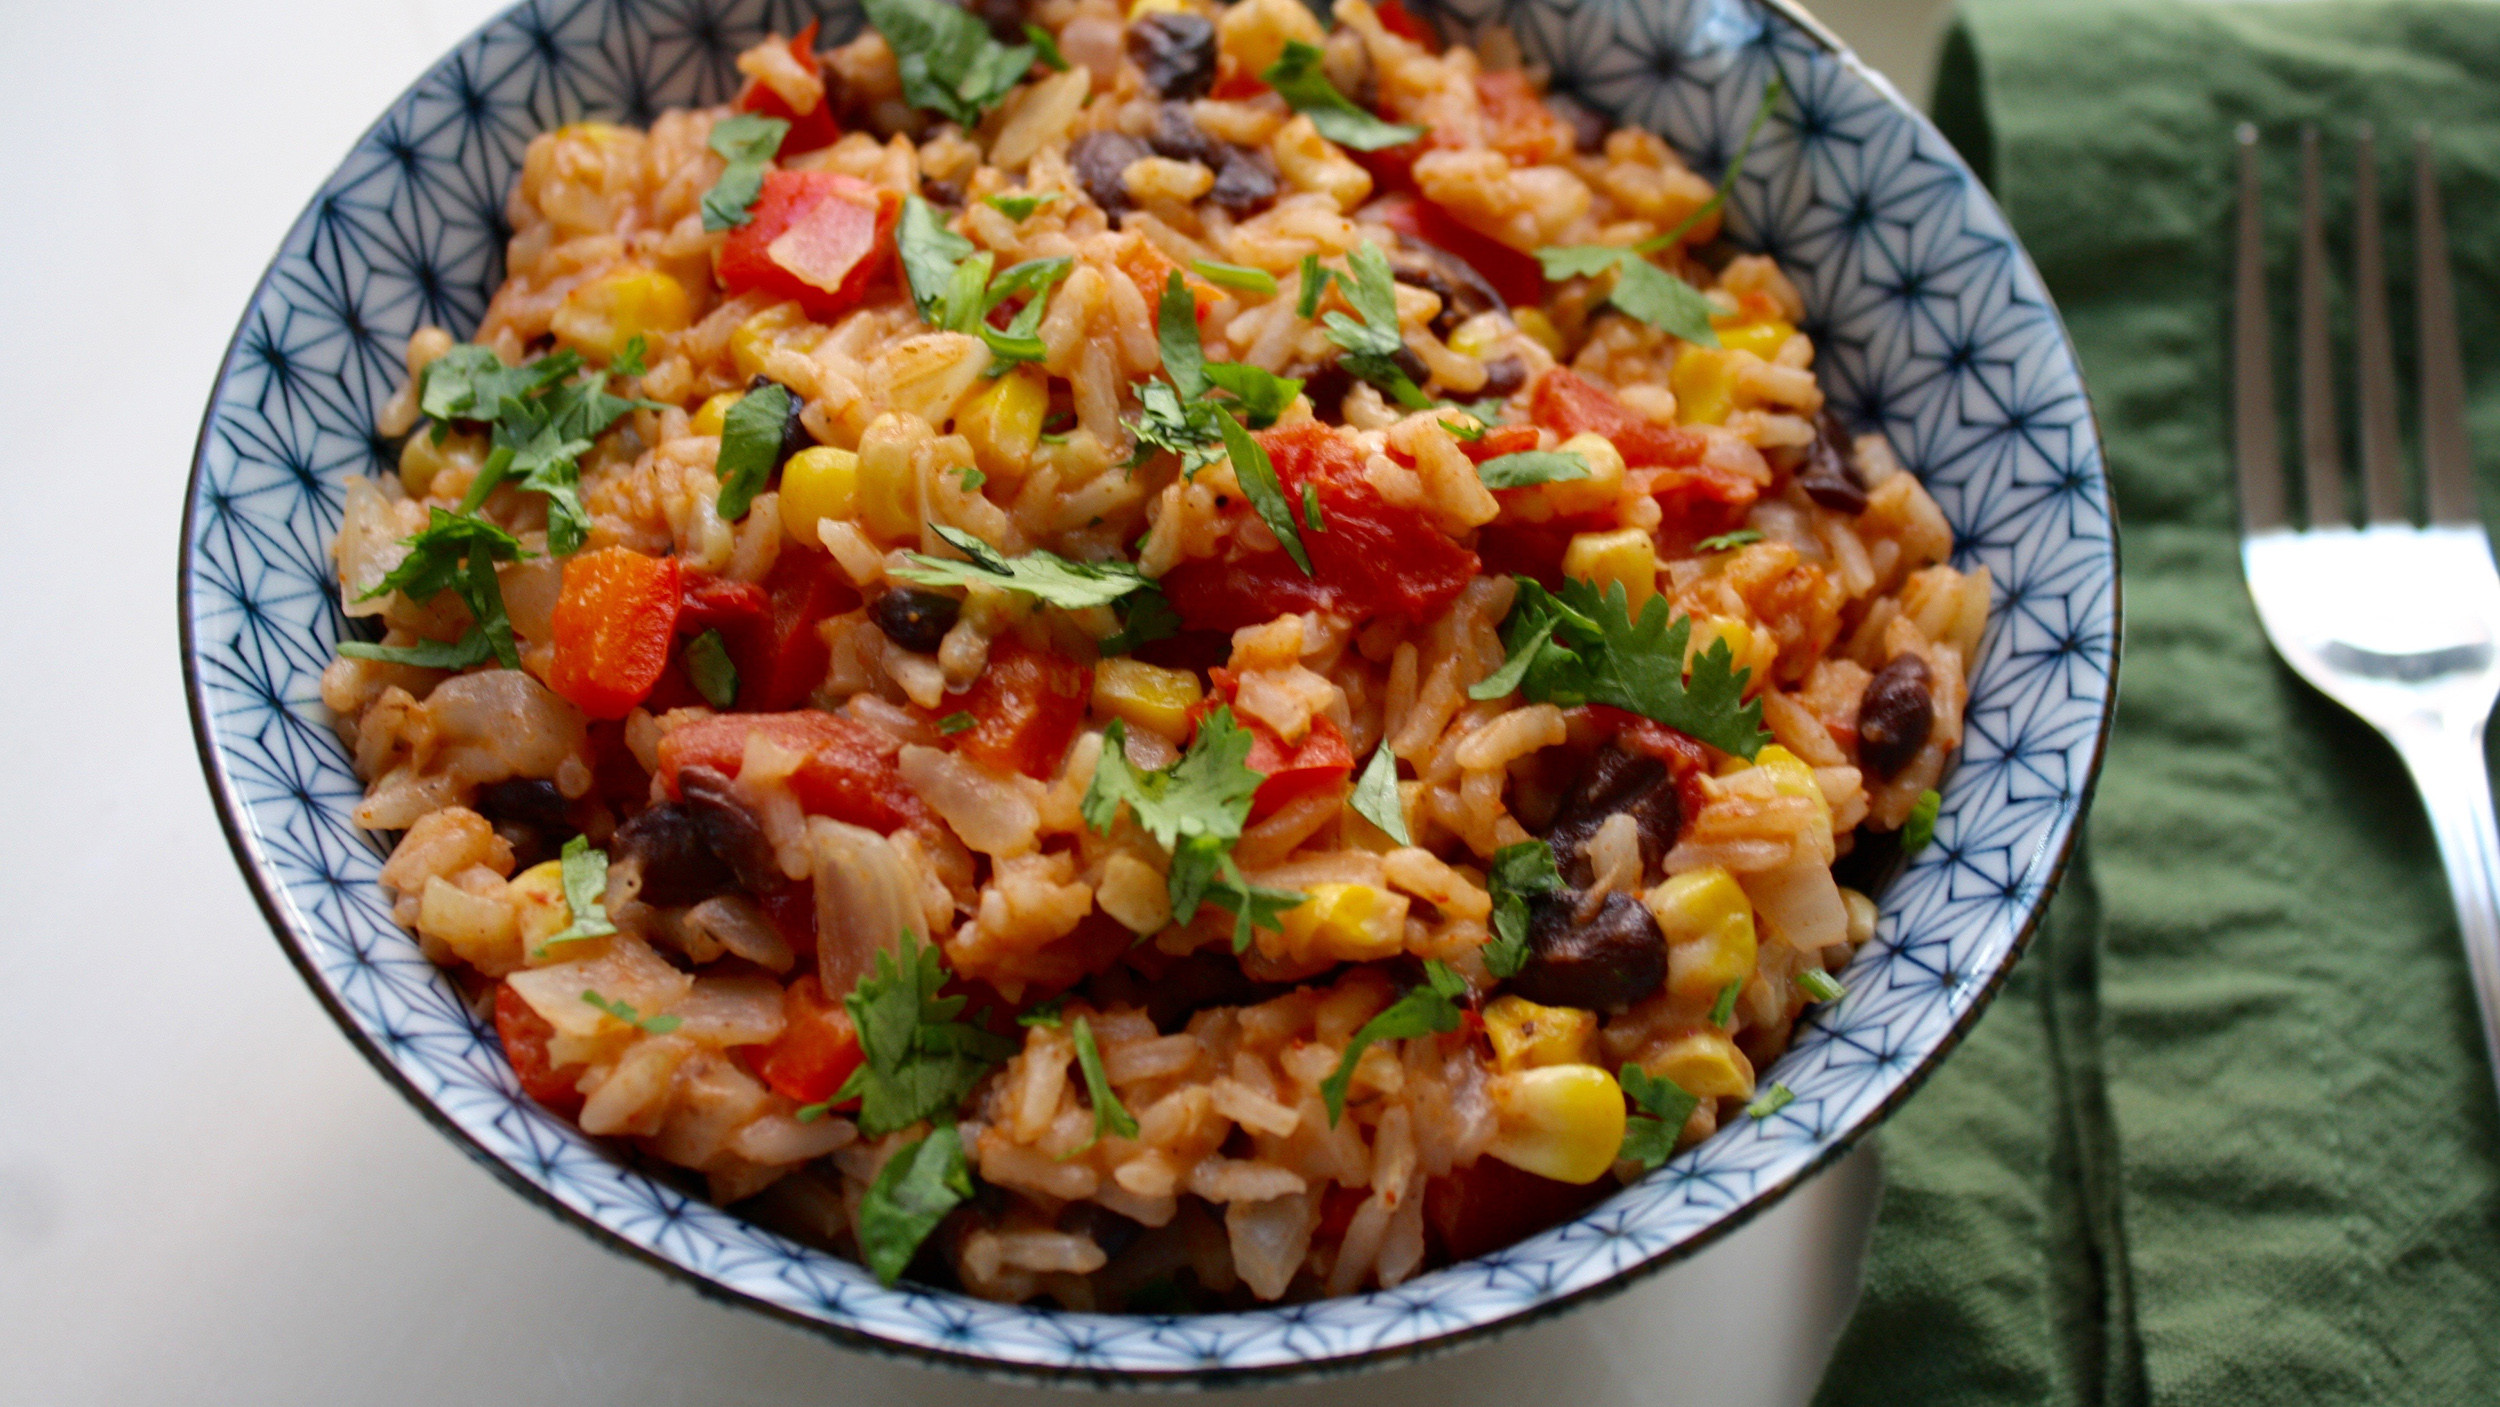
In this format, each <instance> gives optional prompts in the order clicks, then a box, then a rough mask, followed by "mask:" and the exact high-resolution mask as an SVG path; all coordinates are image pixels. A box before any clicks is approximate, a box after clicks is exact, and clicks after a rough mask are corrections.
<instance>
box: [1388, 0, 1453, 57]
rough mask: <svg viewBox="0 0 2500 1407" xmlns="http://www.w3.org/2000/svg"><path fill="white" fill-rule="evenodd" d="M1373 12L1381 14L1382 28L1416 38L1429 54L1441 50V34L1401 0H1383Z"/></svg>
mask: <svg viewBox="0 0 2500 1407" xmlns="http://www.w3.org/2000/svg"><path fill="white" fill-rule="evenodd" d="M1372 13H1374V14H1376V15H1378V16H1380V27H1381V28H1382V29H1385V30H1387V31H1389V32H1390V33H1391V34H1395V35H1397V36H1399V37H1400V38H1404V39H1412V40H1414V41H1415V42H1416V43H1418V44H1421V45H1422V46H1424V52H1426V53H1428V54H1437V53H1440V52H1441V36H1440V35H1439V34H1438V33H1436V32H1434V30H1433V28H1432V26H1431V25H1428V24H1426V23H1424V22H1423V21H1422V20H1419V19H1417V18H1415V16H1414V14H1413V13H1412V12H1410V11H1409V10H1408V9H1407V8H1406V6H1405V5H1403V4H1401V3H1400V0H1381V3H1380V4H1379V5H1378V6H1377V7H1375V8H1374V10H1373V11H1372Z"/></svg>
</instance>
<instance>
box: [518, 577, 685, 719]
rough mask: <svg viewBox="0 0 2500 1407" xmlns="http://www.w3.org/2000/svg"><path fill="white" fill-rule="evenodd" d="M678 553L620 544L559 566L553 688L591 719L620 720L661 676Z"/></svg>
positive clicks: (673, 615)
mask: <svg viewBox="0 0 2500 1407" xmlns="http://www.w3.org/2000/svg"><path fill="white" fill-rule="evenodd" d="M677 597H678V590H677V559H676V558H674V557H646V556H644V555H643V554H641V553H639V552H635V551H633V550H631V549H629V548H623V547H602V548H600V549H599V550H598V551H596V552H584V553H582V554H581V555H579V556H577V557H575V558H573V559H572V560H570V561H568V562H566V563H565V564H564V585H563V587H562V589H561V590H560V591H559V593H558V595H557V596H556V609H555V662H554V664H553V666H552V667H551V668H550V669H549V670H548V679H547V682H548V684H549V686H550V687H552V688H554V690H555V691H556V692H557V693H558V694H561V695H563V696H564V697H565V699H567V700H568V701H570V702H571V703H572V705H573V706H574V707H575V708H578V709H580V710H581V711H582V712H583V713H585V714H587V715H589V716H590V717H592V718H622V717H624V716H625V715H626V714H627V713H630V712H632V711H633V707H634V705H636V704H638V703H641V702H642V701H643V698H644V696H646V695H648V694H649V693H650V692H651V686H652V685H654V684H657V683H659V682H660V674H661V672H662V671H663V670H666V669H667V668H668V657H669V640H670V637H671V636H672V635H673V634H674V633H675V632H676V628H677V604H678V600H677Z"/></svg>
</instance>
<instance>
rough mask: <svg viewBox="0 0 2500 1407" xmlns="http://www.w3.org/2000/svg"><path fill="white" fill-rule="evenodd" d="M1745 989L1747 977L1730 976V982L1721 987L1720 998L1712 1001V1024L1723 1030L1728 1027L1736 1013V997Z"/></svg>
mask: <svg viewBox="0 0 2500 1407" xmlns="http://www.w3.org/2000/svg"><path fill="white" fill-rule="evenodd" d="M1744 990H1745V979H1744V978H1742V977H1735V978H1730V979H1729V980H1728V984H1727V985H1726V986H1724V987H1721V988H1720V989H1719V997H1718V1000H1716V1001H1714V1002H1712V1003H1710V1024H1711V1025H1713V1026H1716V1027H1718V1028H1720V1029H1721V1030H1725V1029H1726V1028H1727V1023H1728V1020H1729V1019H1730V1018H1731V1017H1733V1016H1735V1015H1736V998H1737V996H1738V995H1739V994H1740V993H1742V992H1743V991H1744Z"/></svg>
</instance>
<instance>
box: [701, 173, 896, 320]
mask: <svg viewBox="0 0 2500 1407" xmlns="http://www.w3.org/2000/svg"><path fill="white" fill-rule="evenodd" d="M827 201H840V202H842V204H841V205H840V206H838V207H834V208H830V209H827V210H825V211H824V213H823V214H822V215H816V214H815V212H816V211H817V208H818V207H819V206H822V205H824V204H825V202H827ZM902 209H903V202H902V197H900V196H898V195H896V194H894V193H893V192H892V191H889V190H885V189H883V188H882V187H878V186H872V185H870V184H868V183H867V182H866V181H862V180H858V179H856V178H854V177H850V176H845V175H842V174H840V173H838V172H833V171H767V172H765V173H764V190H763V193H762V194H761V195H759V196H757V197H756V201H755V210H754V214H753V216H752V217H751V218H750V219H748V221H747V222H746V223H745V224H743V225H740V226H738V227H737V228H736V229H734V230H731V231H730V232H729V237H728V238H727V239H725V240H723V241H722V242H721V247H720V254H719V255H718V256H717V258H716V260H715V262H714V265H713V273H714V274H715V275H716V276H717V277H718V278H719V279H720V284H721V288H722V290H723V291H724V292H726V293H728V294H730V295H731V296H733V297H734V296H736V295H737V294H741V293H747V292H761V293H767V294H770V295H771V296H773V297H775V298H786V299H789V300H791V301H793V302H796V303H797V304H798V305H799V307H800V308H801V309H802V310H804V311H805V312H806V313H807V315H808V316H809V317H811V318H814V319H815V320H816V321H818V322H831V321H833V320H834V319H835V318H836V317H838V316H840V315H841V314H842V313H843V312H844V311H845V310H847V309H848V308H850V307H851V305H852V304H854V303H857V302H858V301H859V300H860V298H861V297H862V296H863V295H864V294H866V293H867V291H868V288H869V286H870V285H871V284H873V283H875V282H876V280H877V278H878V277H879V276H880V275H881V274H883V273H884V272H885V270H886V269H887V267H888V266H889V265H890V264H891V263H892V262H893V261H892V260H890V259H888V258H886V257H885V255H886V253H887V252H888V251H890V250H891V249H892V248H893V247H894V222H895V220H896V218H897V217H899V216H900V215H901V213H902ZM802 219H807V220H808V221H809V223H808V225H807V227H806V228H804V229H801V230H800V231H799V235H800V245H801V247H802V249H803V250H804V251H805V253H804V254H803V255H802V256H799V257H801V258H802V260H803V262H802V267H803V269H804V270H805V272H806V274H807V276H806V277H802V274H801V272H800V271H797V270H793V269H791V268H787V267H785V266H784V265H783V264H782V262H781V261H780V260H778V259H775V258H774V257H773V255H772V247H773V242H774V241H775V240H778V239H780V238H781V236H782V235H783V234H784V233H787V232H789V231H790V230H791V228H792V227H793V226H794V225H797V224H798V223H799V222H800V221H801V220H802ZM845 251H851V252H855V253H856V258H855V259H854V260H853V261H851V262H849V263H847V264H843V265H842V269H841V271H840V272H841V281H840V283H839V284H838V285H837V286H834V287H831V288H827V287H823V286H820V284H819V283H818V282H811V281H810V280H811V278H813V279H824V280H825V281H828V282H829V281H830V280H829V279H826V271H827V269H828V267H829V266H830V265H832V264H835V263H840V262H841V255H842V253H843V252H845Z"/></svg>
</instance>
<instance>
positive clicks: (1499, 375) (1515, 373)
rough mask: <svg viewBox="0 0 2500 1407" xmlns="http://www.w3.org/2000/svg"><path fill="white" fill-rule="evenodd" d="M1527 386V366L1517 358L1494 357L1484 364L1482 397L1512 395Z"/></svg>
mask: <svg viewBox="0 0 2500 1407" xmlns="http://www.w3.org/2000/svg"><path fill="white" fill-rule="evenodd" d="M1527 384H1528V364H1527V363H1526V362H1524V361H1521V360H1520V359H1519V358H1517V357H1495V358H1494V359H1493V360H1491V361H1489V362H1486V363H1485V364H1484V386H1483V387H1482V388H1481V389H1480V390H1479V391H1478V392H1477V394H1478V395H1482V396H1508V395H1514V394H1516V393H1517V392H1518V390H1519V388H1520V387H1522V386H1525V385H1527Z"/></svg>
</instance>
